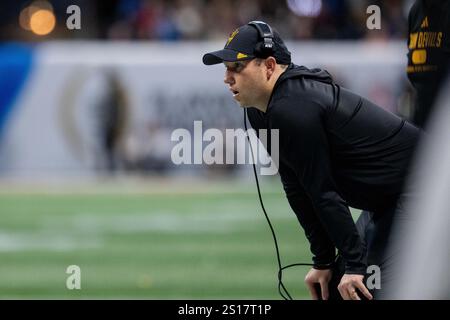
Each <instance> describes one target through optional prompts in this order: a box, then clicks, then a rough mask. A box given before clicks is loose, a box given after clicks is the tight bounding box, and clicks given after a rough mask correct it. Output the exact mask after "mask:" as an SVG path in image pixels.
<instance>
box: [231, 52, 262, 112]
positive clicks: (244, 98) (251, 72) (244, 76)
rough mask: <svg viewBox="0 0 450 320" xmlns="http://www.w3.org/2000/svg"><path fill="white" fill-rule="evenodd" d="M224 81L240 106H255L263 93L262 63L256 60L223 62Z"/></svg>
mask: <svg viewBox="0 0 450 320" xmlns="http://www.w3.org/2000/svg"><path fill="white" fill-rule="evenodd" d="M224 64H225V68H226V70H225V78H224V82H225V83H226V84H227V85H228V86H229V88H230V91H231V92H232V94H233V98H234V99H235V100H236V101H238V102H239V104H240V105H241V106H242V107H244V106H245V107H249V106H256V105H257V104H258V102H260V101H261V97H262V96H263V95H264V79H265V78H264V63H260V64H258V63H257V60H255V59H253V60H247V61H237V62H224Z"/></svg>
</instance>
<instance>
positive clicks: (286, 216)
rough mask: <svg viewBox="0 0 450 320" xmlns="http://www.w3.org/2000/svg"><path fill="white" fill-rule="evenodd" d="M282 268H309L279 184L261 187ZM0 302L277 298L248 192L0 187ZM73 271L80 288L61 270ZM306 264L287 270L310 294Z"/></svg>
mask: <svg viewBox="0 0 450 320" xmlns="http://www.w3.org/2000/svg"><path fill="white" fill-rule="evenodd" d="M263 193H264V200H265V202H266V209H267V210H268V212H269V215H270V216H271V217H272V221H273V224H274V228H275V229H276V231H277V234H278V238H279V244H280V247H281V254H282V259H283V263H284V264H290V263H295V262H310V254H309V246H308V244H307V242H306V239H305V237H304V234H303V231H302V229H300V227H299V224H298V222H297V220H296V217H295V215H294V214H293V213H292V212H291V211H290V209H289V207H288V203H287V201H286V200H285V198H284V195H283V193H282V189H281V186H280V185H279V184H278V183H274V182H271V183H270V185H269V186H268V187H265V186H264V184H263ZM0 215H1V225H0V261H1V263H0V298H1V299H10V298H20V299H29V298H30V299H53V298H63V299H66V298H68V299H77V298H82V299H98V298H106V299H110V298H125V299H128V298H130V299H280V297H279V295H278V291H277V275H276V273H277V264H276V260H275V250H274V244H273V240H272V236H271V234H270V232H269V228H268V226H267V224H266V221H265V219H264V216H263V214H262V212H261V210H260V207H259V202H258V199H257V195H256V192H255V190H254V186H253V185H251V184H249V185H245V186H241V185H240V184H236V183H229V184H221V185H220V186H216V185H214V184H213V183H211V184H209V183H203V184H202V186H201V187H198V186H191V185H189V184H182V187H178V188H173V190H172V188H171V187H170V185H169V186H165V187H164V188H162V187H161V188H159V187H158V185H156V186H153V187H152V188H150V189H145V188H144V189H143V190H141V189H139V188H134V189H133V190H132V191H131V192H130V190H129V189H120V188H110V187H105V186H100V187H98V188H97V187H93V188H92V187H91V188H90V189H85V188H72V189H69V190H66V192H61V190H57V189H56V190H55V189H52V190H47V189H42V190H41V189H40V188H35V189H32V190H31V191H30V190H28V189H25V190H22V189H8V188H3V189H1V190H0ZM69 265H78V266H79V267H80V268H81V290H68V289H67V288H66V279H67V277H68V276H69V275H68V274H66V268H67V267H68V266H69ZM307 270H308V268H306V267H300V268H294V269H292V270H290V271H286V272H285V279H286V280H285V284H286V285H287V287H288V288H289V290H290V292H291V294H292V295H293V296H294V297H295V298H296V299H305V298H308V294H307V291H306V288H305V286H304V284H303V278H304V276H305V274H306V272H307Z"/></svg>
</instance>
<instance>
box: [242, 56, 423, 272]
mask: <svg viewBox="0 0 450 320" xmlns="http://www.w3.org/2000/svg"><path fill="white" fill-rule="evenodd" d="M248 116H249V121H250V123H251V125H252V127H253V128H254V129H255V130H259V129H269V130H273V129H279V153H280V154H279V160H280V161H279V162H280V163H279V173H280V176H281V180H282V183H283V187H284V190H285V192H286V196H287V199H288V201H289V204H290V206H291V208H292V209H293V211H294V212H295V214H296V215H297V217H298V220H299V221H300V224H301V225H302V227H303V228H304V230H305V233H306V236H307V238H308V240H309V242H310V244H311V252H312V253H313V261H314V264H315V267H316V268H319V269H320V268H327V267H328V265H329V264H331V263H332V262H333V261H334V259H335V248H337V249H338V250H339V252H340V254H341V255H342V256H343V258H344V260H345V261H346V270H345V271H346V273H353V274H365V273H366V260H365V248H363V244H362V241H361V238H360V236H359V234H358V232H357V230H356V226H355V224H354V222H353V219H352V216H351V214H350V211H349V208H348V207H349V206H351V207H354V208H359V209H363V210H369V211H372V212H375V214H376V213H377V212H378V213H379V212H383V210H386V209H388V208H392V207H393V206H395V204H396V201H397V199H398V197H399V195H400V194H401V193H402V188H403V183H404V181H405V178H406V176H407V174H408V167H409V164H410V160H411V158H412V154H413V151H414V149H415V146H416V144H417V141H418V138H419V135H420V130H419V129H417V128H416V127H414V126H413V125H411V124H409V123H408V122H405V121H404V120H403V119H401V118H399V117H397V116H396V115H394V114H392V113H390V112H388V111H385V110H384V109H382V108H381V107H379V106H377V105H375V104H373V103H372V102H370V101H368V100H366V99H364V98H362V97H360V96H358V95H356V94H354V93H352V92H350V91H348V90H346V89H344V88H342V87H340V86H338V85H337V84H335V83H334V82H333V80H332V78H331V76H330V75H329V74H328V72H326V71H324V70H320V69H311V70H310V69H307V68H305V67H300V66H296V65H294V64H291V65H290V66H289V68H288V69H287V70H286V71H285V72H284V73H283V74H282V75H281V76H280V78H279V79H278V80H277V82H276V84H275V87H274V89H273V92H272V96H271V98H270V101H269V105H268V108H267V112H266V113H263V112H261V111H259V110H257V109H255V108H249V109H248ZM269 137H270V135H269ZM269 153H270V150H269Z"/></svg>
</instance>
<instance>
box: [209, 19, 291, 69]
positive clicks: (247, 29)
mask: <svg viewBox="0 0 450 320" xmlns="http://www.w3.org/2000/svg"><path fill="white" fill-rule="evenodd" d="M272 40H273V54H271V56H273V57H274V58H275V59H276V61H277V63H279V64H290V63H291V53H290V52H289V50H288V49H287V47H286V45H285V44H284V42H283V40H282V39H281V37H280V35H279V34H278V32H277V31H275V30H274V31H273V39H272ZM263 41H264V39H262V38H261V36H260V33H259V31H258V29H257V28H256V27H255V26H253V25H250V24H246V25H243V26H241V27H239V28H238V29H236V30H234V31H233V32H232V33H231V34H230V36H229V38H228V40H227V42H226V43H225V47H224V48H223V49H222V50H218V51H213V52H209V53H206V54H205V55H204V56H203V63H204V64H206V65H213V64H218V63H222V62H224V61H228V62H235V61H243V60H250V59H253V58H267V56H262V55H261V54H260V53H259V52H258V50H257V47H258V45H259V44H260V43H261V42H263Z"/></svg>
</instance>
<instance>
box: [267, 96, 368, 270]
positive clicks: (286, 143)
mask: <svg viewBox="0 0 450 320" xmlns="http://www.w3.org/2000/svg"><path fill="white" fill-rule="evenodd" d="M322 110H323V106H322V105H321V104H320V102H318V101H317V98H316V99H313V98H311V99H309V100H308V98H307V97H305V98H303V99H302V101H301V102H300V101H298V100H295V101H294V99H293V98H291V97H282V98H279V99H278V100H277V101H275V102H274V103H273V108H272V110H271V127H272V128H278V129H279V130H280V131H279V132H280V154H282V155H284V156H285V161H286V162H287V163H289V164H290V165H289V166H290V167H291V168H292V169H293V170H294V171H296V172H295V175H296V176H297V177H298V181H299V184H300V185H301V186H302V187H303V188H304V190H305V192H306V195H307V196H308V198H309V199H310V200H311V204H312V207H313V209H314V212H316V214H317V216H318V218H319V220H320V221H321V223H322V225H323V227H324V229H325V231H326V232H327V234H328V236H329V237H330V239H331V240H332V241H333V243H334V245H335V246H336V248H337V249H338V250H339V252H340V254H342V256H343V258H344V260H345V261H346V267H345V269H346V270H345V271H346V273H354V274H365V273H366V262H365V249H364V248H363V244H362V241H361V238H360V236H359V234H358V231H357V229H356V226H355V223H354V221H353V218H352V216H351V214H350V210H349V208H348V206H347V204H346V202H345V201H344V200H343V199H342V198H341V197H340V196H339V194H338V192H337V187H336V185H335V182H334V179H333V176H332V169H331V163H330V156H329V146H328V140H327V136H326V132H325V129H324V127H323V124H322V121H325V120H324V119H322V116H321V112H322Z"/></svg>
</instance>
